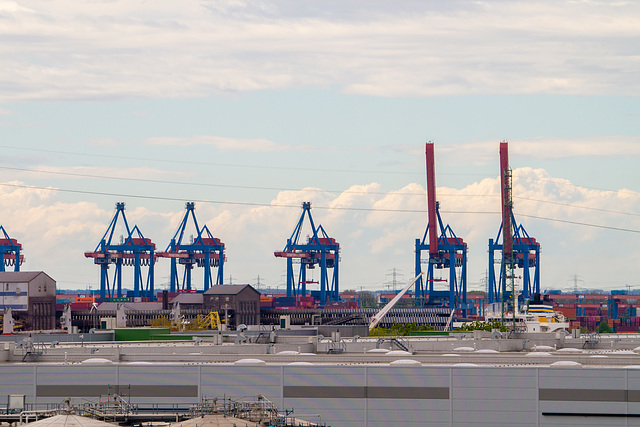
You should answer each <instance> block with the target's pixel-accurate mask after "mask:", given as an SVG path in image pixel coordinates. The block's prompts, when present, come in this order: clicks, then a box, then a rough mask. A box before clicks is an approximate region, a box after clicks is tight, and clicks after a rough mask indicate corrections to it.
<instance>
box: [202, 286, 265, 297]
mask: <svg viewBox="0 0 640 427" xmlns="http://www.w3.org/2000/svg"><path fill="white" fill-rule="evenodd" d="M246 288H251V289H252V290H253V291H254V292H255V293H257V294H259V293H260V292H258V291H256V290H255V289H254V288H253V286H251V285H214V286H212V287H210V288H209V290H207V291H206V292H205V294H206V295H238V294H239V293H240V292H242V291H244V290H245V289H246Z"/></svg>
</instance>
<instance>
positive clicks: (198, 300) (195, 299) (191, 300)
mask: <svg viewBox="0 0 640 427" xmlns="http://www.w3.org/2000/svg"><path fill="white" fill-rule="evenodd" d="M203 300H204V296H203V295H202V294H195V293H189V294H179V295H176V297H175V298H174V299H172V300H170V301H169V302H170V303H172V304H174V303H176V302H179V303H180V304H202V302H203Z"/></svg>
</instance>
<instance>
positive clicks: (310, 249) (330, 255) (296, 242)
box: [274, 202, 340, 304]
mask: <svg viewBox="0 0 640 427" xmlns="http://www.w3.org/2000/svg"><path fill="white" fill-rule="evenodd" d="M305 218H308V222H309V225H310V227H311V231H312V233H313V235H312V236H309V237H308V238H307V242H306V243H302V242H300V235H301V232H302V228H303V226H304V224H305ZM274 255H275V256H276V257H278V258H286V259H287V296H289V297H291V296H295V295H300V296H305V295H306V293H307V284H308V283H309V282H308V281H307V269H314V268H315V267H316V265H317V266H319V267H320V303H321V304H324V303H325V302H326V301H327V299H329V300H332V301H338V300H339V299H340V295H339V286H338V277H339V276H338V265H339V263H340V244H339V243H337V242H336V240H335V239H333V238H331V237H329V235H328V234H327V233H326V231H325V230H324V228H323V227H322V225H318V226H317V227H316V226H315V224H314V222H313V217H312V216H311V202H303V203H302V215H300V219H299V220H298V224H297V225H296V228H295V229H294V230H293V233H292V234H291V237H290V238H289V239H287V245H286V246H285V247H284V250H283V251H280V252H274ZM294 260H298V262H299V263H300V270H299V272H298V281H297V283H296V280H295V277H294V271H293V270H294V268H293V264H294ZM329 269H333V277H332V280H331V285H329V273H328V270H329ZM327 292H328V295H327Z"/></svg>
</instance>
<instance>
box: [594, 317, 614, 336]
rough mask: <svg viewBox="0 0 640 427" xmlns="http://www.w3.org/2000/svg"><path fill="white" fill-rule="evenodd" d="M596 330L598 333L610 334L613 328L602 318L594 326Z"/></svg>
mask: <svg viewBox="0 0 640 427" xmlns="http://www.w3.org/2000/svg"><path fill="white" fill-rule="evenodd" d="M596 332H597V333H599V334H610V333H612V332H613V329H611V326H609V324H608V323H607V322H605V321H604V320H603V321H602V322H600V324H599V325H598V327H597V328H596Z"/></svg>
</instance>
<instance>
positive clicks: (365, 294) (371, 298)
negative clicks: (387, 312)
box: [358, 291, 378, 308]
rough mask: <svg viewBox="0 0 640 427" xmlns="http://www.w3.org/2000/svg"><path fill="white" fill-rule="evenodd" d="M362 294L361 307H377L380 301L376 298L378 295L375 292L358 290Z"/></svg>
mask: <svg viewBox="0 0 640 427" xmlns="http://www.w3.org/2000/svg"><path fill="white" fill-rule="evenodd" d="M358 295H359V296H360V307H361V308H377V307H378V301H377V300H376V296H375V295H374V294H373V292H370V291H362V292H358Z"/></svg>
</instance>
